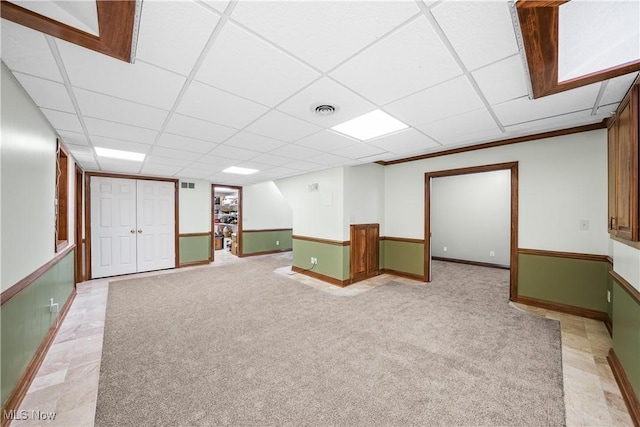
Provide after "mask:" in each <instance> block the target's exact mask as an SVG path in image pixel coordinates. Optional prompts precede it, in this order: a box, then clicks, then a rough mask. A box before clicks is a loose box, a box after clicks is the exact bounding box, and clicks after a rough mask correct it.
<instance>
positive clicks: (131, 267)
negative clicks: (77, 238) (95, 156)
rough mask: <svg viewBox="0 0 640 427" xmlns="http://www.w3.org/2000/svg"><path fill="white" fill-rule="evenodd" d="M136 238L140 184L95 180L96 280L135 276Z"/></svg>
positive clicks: (93, 261)
mask: <svg viewBox="0 0 640 427" xmlns="http://www.w3.org/2000/svg"><path fill="white" fill-rule="evenodd" d="M136 235H137V232H136V181H135V180H133V179H114V178H105V177H92V178H91V273H92V277H94V278H98V277H107V276H116V275H119V274H129V273H135V272H136V271H137V264H136V237H137V236H136Z"/></svg>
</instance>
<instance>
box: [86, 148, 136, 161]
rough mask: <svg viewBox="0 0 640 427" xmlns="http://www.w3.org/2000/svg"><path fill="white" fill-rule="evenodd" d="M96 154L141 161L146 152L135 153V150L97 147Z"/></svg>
mask: <svg viewBox="0 0 640 427" xmlns="http://www.w3.org/2000/svg"><path fill="white" fill-rule="evenodd" d="M95 150H96V154H97V155H98V156H100V157H110V158H112V159H121V160H132V161H134V162H141V161H143V160H144V157H145V155H144V153H134V152H133V151H122V150H112V149H111V148H102V147H95Z"/></svg>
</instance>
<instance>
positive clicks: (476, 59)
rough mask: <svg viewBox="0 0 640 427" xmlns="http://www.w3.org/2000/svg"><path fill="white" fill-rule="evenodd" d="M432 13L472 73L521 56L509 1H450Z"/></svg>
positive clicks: (440, 5)
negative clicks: (480, 68)
mask: <svg viewBox="0 0 640 427" xmlns="http://www.w3.org/2000/svg"><path fill="white" fill-rule="evenodd" d="M431 12H432V13H433V16H434V17H435V19H436V21H438V24H439V25H440V27H441V28H442V30H443V31H444V33H445V35H446V37H447V38H448V39H449V41H450V42H451V44H452V45H453V48H454V49H455V50H456V52H457V53H458V55H459V56H460V59H462V62H464V64H465V66H466V67H467V68H468V69H469V70H475V69H476V68H479V67H482V66H484V65H487V64H490V63H492V62H494V61H497V60H499V59H502V58H506V57H507V56H509V55H513V54H515V53H518V45H517V44H516V37H515V31H514V29H513V23H512V21H511V13H510V11H509V3H508V2H507V1H447V2H441V3H439V4H438V5H435V6H433V7H432V8H431Z"/></svg>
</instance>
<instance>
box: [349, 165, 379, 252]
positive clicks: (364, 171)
mask: <svg viewBox="0 0 640 427" xmlns="http://www.w3.org/2000/svg"><path fill="white" fill-rule="evenodd" d="M344 206H345V210H344V227H345V228H344V230H343V240H349V238H350V234H349V233H350V230H349V225H350V224H376V223H377V224H380V227H381V229H380V232H381V233H382V226H383V224H384V166H381V165H378V164H375V163H372V164H367V165H360V166H349V167H345V168H344ZM381 235H382V234H381Z"/></svg>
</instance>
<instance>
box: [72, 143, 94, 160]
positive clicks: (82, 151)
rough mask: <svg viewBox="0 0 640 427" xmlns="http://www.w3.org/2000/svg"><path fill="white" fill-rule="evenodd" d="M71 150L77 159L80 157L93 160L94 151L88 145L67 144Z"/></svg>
mask: <svg viewBox="0 0 640 427" xmlns="http://www.w3.org/2000/svg"><path fill="white" fill-rule="evenodd" d="M65 145H66V146H67V148H68V149H69V150H71V154H72V155H73V157H75V158H76V159H77V158H78V157H85V158H87V157H89V158H91V159H93V150H92V149H91V147H89V146H88V145H74V144H65Z"/></svg>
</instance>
